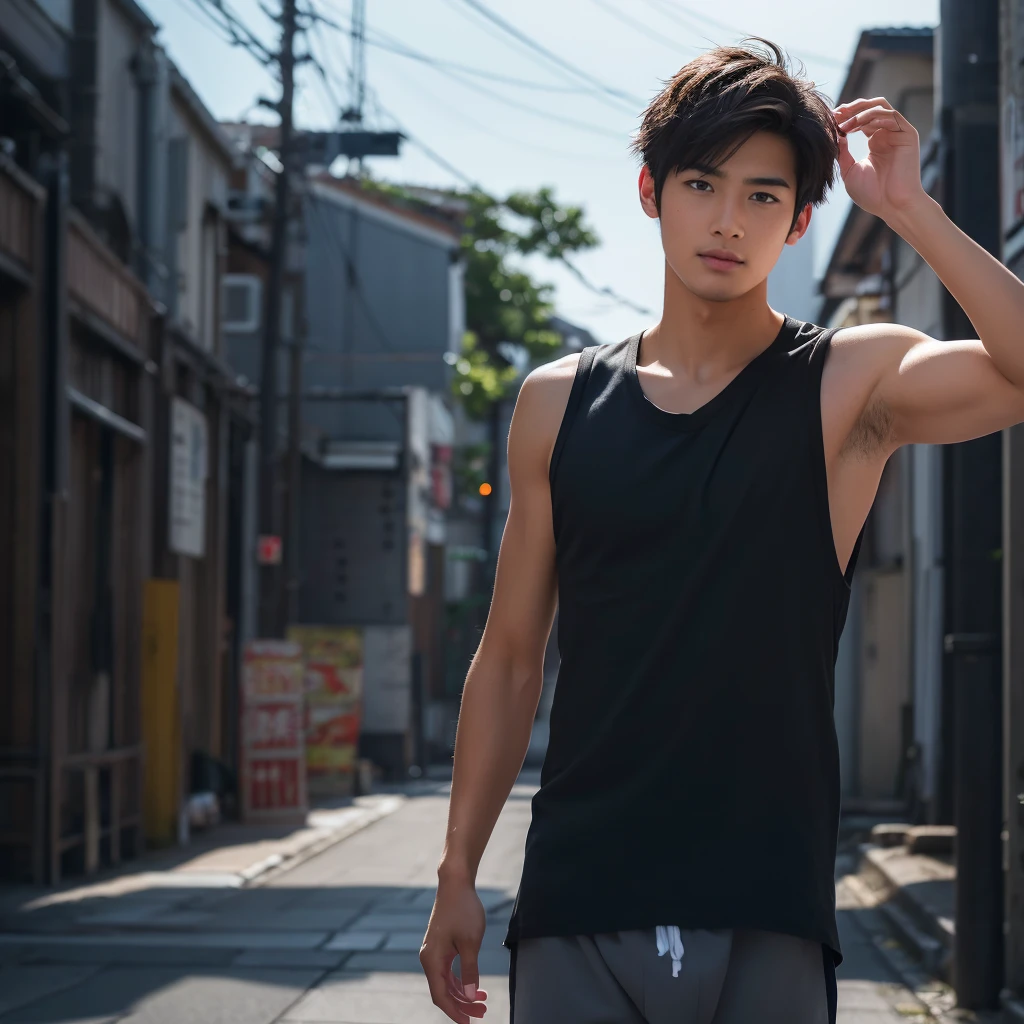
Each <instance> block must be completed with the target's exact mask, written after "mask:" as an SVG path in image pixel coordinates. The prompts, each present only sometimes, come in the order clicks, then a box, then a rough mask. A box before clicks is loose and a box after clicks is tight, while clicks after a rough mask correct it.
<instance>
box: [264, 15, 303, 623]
mask: <svg viewBox="0 0 1024 1024" xmlns="http://www.w3.org/2000/svg"><path fill="white" fill-rule="evenodd" d="M296 21H297V10H296V0H281V19H280V23H281V50H280V53H279V54H278V67H279V68H280V72H281V100H280V103H278V104H268V105H269V106H272V107H274V108H275V109H276V110H277V112H278V113H279V115H280V117H281V130H280V140H279V144H278V155H279V158H280V161H281V170H280V171H279V172H278V175H277V180H276V182H275V188H274V217H273V222H272V225H271V242H270V272H269V274H268V275H267V294H266V303H265V309H264V312H265V315H264V320H263V347H262V366H261V373H260V487H259V496H260V503H259V532H260V536H261V537H280V530H279V525H278V524H279V523H280V515H279V512H278V504H279V501H278V489H277V462H278V436H277V404H278V397H279V396H278V386H277V358H278V351H279V349H280V345H281V291H282V289H283V287H284V271H285V263H286V260H287V256H288V214H289V208H288V207H289V201H290V187H289V186H290V180H289V174H290V173H291V169H292V149H293V131H292V105H293V102H294V98H295V33H296V27H297V26H296ZM280 579H281V568H280V565H279V564H270V565H261V566H260V577H259V583H260V610H259V631H260V636H263V637H273V636H278V635H280V633H281V632H282V625H283V624H282V612H283V602H282V600H281V586H280Z"/></svg>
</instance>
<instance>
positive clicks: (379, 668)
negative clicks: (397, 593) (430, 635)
mask: <svg viewBox="0 0 1024 1024" xmlns="http://www.w3.org/2000/svg"><path fill="white" fill-rule="evenodd" d="M411 724H412V629H411V628H410V627H409V626H364V627H363V726H362V728H363V731H364V732H405V731H406V730H407V729H408V728H409V726H410V725H411Z"/></svg>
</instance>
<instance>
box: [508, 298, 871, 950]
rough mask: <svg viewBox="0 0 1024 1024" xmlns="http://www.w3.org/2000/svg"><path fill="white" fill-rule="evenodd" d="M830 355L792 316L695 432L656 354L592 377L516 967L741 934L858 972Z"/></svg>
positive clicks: (566, 472) (517, 915)
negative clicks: (789, 943) (847, 943)
mask: <svg viewBox="0 0 1024 1024" xmlns="http://www.w3.org/2000/svg"><path fill="white" fill-rule="evenodd" d="M832 333H833V331H830V330H825V329H823V328H821V327H818V326H816V325H814V324H810V323H805V322H802V321H799V320H794V319H792V318H791V317H788V316H787V317H786V318H785V322H784V323H783V325H782V328H781V329H780V331H779V333H778V336H777V337H776V338H775V340H774V341H773V342H772V344H771V345H770V346H769V347H768V348H767V349H765V350H764V351H763V352H761V354H760V355H758V356H757V357H756V358H754V360H753V361H752V362H750V363H748V364H747V365H746V366H745V367H744V368H743V369H742V370H741V371H740V373H739V374H738V375H737V376H736V377H735V378H734V379H733V380H732V381H731V382H730V383H729V384H728V385H727V386H726V387H725V389H724V390H723V391H721V392H720V393H719V394H718V395H717V396H715V397H714V398H712V399H711V400H710V401H709V402H708V403H707V404H706V405H704V406H702V407H701V408H699V409H698V410H697V411H696V412H693V413H691V414H674V413H669V412H666V411H664V410H662V409H659V408H658V407H657V406H655V405H654V404H653V403H652V402H651V401H650V400H649V399H648V398H647V397H646V395H645V394H644V392H643V390H642V388H641V386H640V381H639V378H638V377H637V373H636V361H637V351H638V349H639V346H640V340H641V335H635V336H634V337H632V338H629V339H627V340H626V341H623V342H619V343H617V344H613V345H605V346H595V347H592V348H588V349H586V350H584V352H583V353H581V356H580V361H579V368H578V370H577V372H576V376H575V379H574V382H573V385H572V390H571V392H570V396H569V401H568V405H567V408H566V410H565V415H564V418H563V421H562V424H561V427H560V429H559V432H558V436H557V438H556V441H555V446H554V450H553V452H552V457H551V464H550V474H549V475H550V482H551V500H552V512H553V518H554V533H555V542H556V556H555V557H556V564H557V577H558V601H559V614H558V648H559V653H560V656H561V663H560V666H559V672H558V679H557V684H556V687H555V693H554V701H553V705H552V708H551V729H550V742H549V746H548V751H547V756H546V758H545V761H544V766H543V769H542V772H541V786H540V790H539V791H538V792H537V794H536V795H535V797H534V799H533V820H532V824H531V826H530V830H529V834H528V838H527V841H526V856H525V863H524V867H523V876H522V883H521V886H520V890H519V894H518V897H517V899H516V903H515V908H514V910H513V914H512V919H511V922H510V925H509V929H508V933H507V936H506V939H505V943H506V945H509V946H512V947H513V948H514V944H515V942H516V941H517V940H518V939H520V938H530V937H534V936H541V935H574V934H591V933H595V932H607V931H624V930H629V929H634V928H651V927H654V926H656V925H678V926H679V927H681V928H686V929H690V928H742V927H746V928H758V929H764V930H769V931H776V932H782V933H786V934H791V935H796V936H800V937H802V938H807V939H812V940H817V941H819V942H821V943H822V945H823V946H825V947H828V949H830V950H831V951H832V954H833V958H834V961H835V963H838V962H839V961H840V960H841V959H842V957H841V953H840V948H839V937H838V934H837V929H836V913H835V884H834V870H835V855H836V842H837V832H838V825H839V751H838V744H837V740H836V732H835V726H834V723H833V706H834V670H835V661H836V653H837V647H838V642H839V635H840V632H841V631H842V628H843V623H844V621H845V619H846V612H847V607H848V604H849V596H850V578H851V575H852V572H853V565H854V563H855V561H856V554H857V551H856V549H855V551H854V556H853V558H852V559H851V561H850V565H849V567H848V568H847V569H846V571H845V572H844V571H843V570H842V569H841V567H840V565H839V562H838V559H837V557H836V551H835V544H834V542H833V538H832V528H831V522H830V517H829V506H828V491H827V485H826V475H825V455H824V446H823V443H822V428H821V405H820V394H821V372H822V367H823V365H824V362H825V358H826V354H827V351H828V346H829V342H830V340H831V336H832ZM859 546H860V540H859V539H858V542H857V547H858V548H859Z"/></svg>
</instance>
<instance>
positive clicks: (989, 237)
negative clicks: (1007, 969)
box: [940, 0, 1003, 1010]
mask: <svg viewBox="0 0 1024 1024" xmlns="http://www.w3.org/2000/svg"><path fill="white" fill-rule="evenodd" d="M941 23H942V30H941V31H942V35H941V53H940V61H941V76H942V79H941V80H942V97H943V101H942V138H943V144H944V149H945V156H944V159H943V168H942V172H943V193H944V200H945V201H944V205H945V207H946V212H947V213H948V214H949V216H950V218H951V219H952V220H953V222H954V223H955V224H957V225H958V226H959V227H960V228H961V229H962V230H963V231H964V232H965V233H966V234H967V235H969V236H970V237H971V238H973V239H974V240H975V241H976V242H977V243H978V244H979V245H981V246H982V247H983V248H985V249H987V250H988V251H989V252H990V253H993V254H994V255H996V256H997V258H998V256H999V254H1000V252H1001V248H1002V238H1001V229H1000V219H999V190H998V188H997V187H996V184H997V183H998V182H999V35H998V27H999V0H942V2H941ZM943 314H944V315H943V333H944V335H945V337H946V338H947V339H950V338H969V337H973V336H974V334H975V331H974V328H973V326H972V324H971V322H970V320H969V319H968V318H967V316H966V314H965V313H964V311H963V309H961V307H960V306H959V304H958V303H957V302H956V301H955V300H954V299H953V298H952V296H950V295H949V294H948V293H947V294H946V295H945V304H944V310H943ZM943 454H944V465H943V477H944V481H943V489H944V500H943V506H944V507H943V530H944V533H945V538H944V539H945V543H944V548H945V556H944V560H945V592H946V602H945V603H946V609H945V618H946V626H945V631H946V637H945V651H946V657H945V659H944V665H943V687H944V688H945V689H946V690H947V692H948V693H950V694H951V695H952V711H953V729H952V739H953V742H952V747H953V750H952V753H953V814H954V820H955V822H956V826H957V840H956V868H957V878H956V894H955V912H956V944H955V950H954V962H953V984H954V987H955V988H956V994H957V1005H958V1006H961V1007H963V1008H965V1009H970V1010H989V1009H997V1008H998V1006H999V991H1000V987H1001V982H1002V970H1003V957H1002V943H1003V905H1002V856H1001V854H1002V850H1001V833H1002V828H1003V803H1002V781H1003V780H1002V759H1001V746H1002V734H1001V719H1002V695H1001V689H1002V678H1001V676H1002V673H1001V664H1000V661H1001V658H1000V655H1001V641H1000V633H1001V627H1002V622H1001V618H1002V610H1001V597H1002V595H1001V589H1002V567H1001V561H1000V554H999V551H1000V549H1001V547H1002V523H1001V516H1002V494H1001V483H1002V453H1001V438H1000V435H999V434H994V435H991V436H989V437H983V438H979V439H978V440H976V441H969V442H967V443H966V444H957V445H950V446H949V447H947V448H946V449H945V450H944V453H943Z"/></svg>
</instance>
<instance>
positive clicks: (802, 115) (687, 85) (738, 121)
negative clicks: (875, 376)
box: [630, 36, 839, 224]
mask: <svg viewBox="0 0 1024 1024" xmlns="http://www.w3.org/2000/svg"><path fill="white" fill-rule="evenodd" d="M742 42H743V43H744V44H746V43H755V44H760V45H761V46H763V47H764V49H763V50H762V49H759V48H758V47H756V46H746V45H740V46H716V47H715V48H714V49H712V50H708V51H707V52H706V53H702V54H701V55H700V56H699V57H696V58H694V59H693V60H691V61H689V62H688V63H687V64H685V65H683V67H682V68H680V70H679V71H678V72H676V74H675V75H674V76H673V77H672V78H671V79H669V80H668V81H667V82H665V88H664V89H663V90H662V91H661V92H660V93H659V94H658V95H657V96H655V98H654V99H653V100H652V101H651V102H650V104H649V105H648V107H647V109H646V110H645V111H644V115H643V122H642V123H641V125H640V129H639V130H638V131H637V133H636V136H635V137H634V140H633V144H632V146H631V147H630V148H631V150H632V152H633V153H634V154H635V155H637V156H639V157H641V158H642V159H643V162H644V163H645V164H646V165H647V168H648V170H649V171H650V173H651V176H652V177H653V178H654V199H655V203H656V204H657V206H658V209H659V211H660V209H661V195H662V192H663V190H664V188H665V182H666V180H667V179H668V177H669V175H671V174H673V173H674V172H676V171H680V170H683V169H684V168H687V167H695V166H700V167H717V166H718V165H719V164H721V163H724V162H725V161H726V160H728V159H729V158H730V157H731V156H732V155H733V154H734V153H735V152H736V150H738V149H739V148H740V146H742V145H743V144H744V143H745V142H746V141H747V140H748V139H749V138H750V137H751V136H752V135H753V134H754V133H755V132H759V131H768V132H774V133H775V134H777V135H781V136H783V137H784V138H786V139H789V141H790V143H791V144H792V146H793V149H794V152H795V154H796V174H797V183H796V206H795V208H794V210H793V223H794V224H795V223H796V218H797V217H799V215H800V211H801V210H803V208H804V207H805V206H806V205H807V204H808V203H811V204H812V205H814V206H818V205H820V204H821V203H822V202H824V200H825V197H826V196H827V195H828V191H829V189H830V188H832V186H833V184H834V183H835V167H836V160H837V158H838V156H839V128H838V126H837V124H836V120H835V117H834V115H833V114H832V110H831V107H832V104H831V103H830V102H829V101H828V99H827V98H826V97H825V96H824V95H823V94H822V93H821V92H820V91H818V89H816V88H815V83H814V82H811V81H809V80H808V79H807V78H806V77H804V76H803V75H795V74H793V73H792V71H791V70H790V67H789V62H788V60H787V58H786V56H785V55H784V54H783V51H782V50H781V49H780V48H779V47H778V46H777V45H776V44H775V43H773V42H770V41H769V40H767V39H763V38H761V37H760V36H749V37H747V39H744V40H742Z"/></svg>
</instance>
